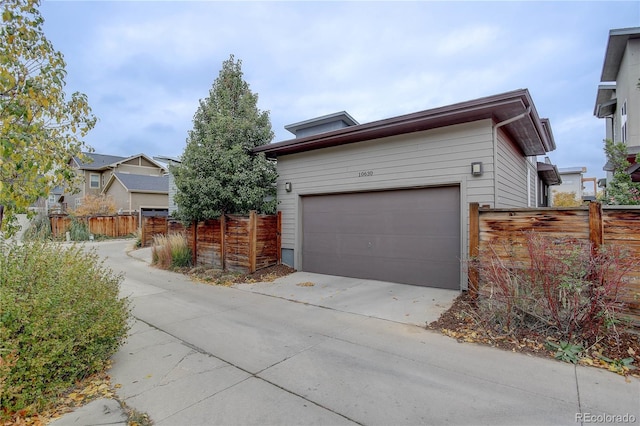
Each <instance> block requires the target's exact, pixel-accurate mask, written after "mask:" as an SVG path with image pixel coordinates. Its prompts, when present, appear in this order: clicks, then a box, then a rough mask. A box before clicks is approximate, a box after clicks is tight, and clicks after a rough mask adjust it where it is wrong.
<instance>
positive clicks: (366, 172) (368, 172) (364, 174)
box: [358, 170, 373, 177]
mask: <svg viewBox="0 0 640 426" xmlns="http://www.w3.org/2000/svg"><path fill="white" fill-rule="evenodd" d="M367 176H373V170H362V171H360V172H358V177H367Z"/></svg>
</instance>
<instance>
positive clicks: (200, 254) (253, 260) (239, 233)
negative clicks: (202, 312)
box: [142, 212, 281, 273]
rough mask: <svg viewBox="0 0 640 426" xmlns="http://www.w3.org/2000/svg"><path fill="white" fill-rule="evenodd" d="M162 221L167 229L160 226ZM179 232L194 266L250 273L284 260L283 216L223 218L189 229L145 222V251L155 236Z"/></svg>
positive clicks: (175, 223)
mask: <svg viewBox="0 0 640 426" xmlns="http://www.w3.org/2000/svg"><path fill="white" fill-rule="evenodd" d="M148 219H153V220H148ZM162 221H164V223H165V225H164V227H163V226H162V225H161V224H160V223H161V222H162ZM180 232H181V233H184V235H185V236H186V237H187V241H188V243H189V245H190V246H191V251H192V253H193V258H194V264H195V265H201V266H208V267H212V268H219V269H225V270H229V271H236V272H243V273H247V272H248V273H251V272H255V271H256V270H258V269H262V268H266V267H268V266H272V265H276V264H279V263H280V260H281V259H280V233H281V217H280V213H278V214H277V215H259V214H257V213H255V212H251V213H250V214H249V215H248V216H238V215H224V216H221V217H220V218H219V219H210V220H205V221H201V222H198V223H197V224H191V225H190V226H189V227H187V228H185V227H184V226H183V225H182V223H180V222H178V221H175V220H172V219H167V218H143V223H142V235H143V236H145V238H144V239H143V246H144V247H148V246H151V245H152V243H153V235H156V234H162V235H165V234H167V233H180ZM147 236H148V237H147Z"/></svg>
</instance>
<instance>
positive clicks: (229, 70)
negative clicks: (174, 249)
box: [171, 55, 277, 222]
mask: <svg viewBox="0 0 640 426" xmlns="http://www.w3.org/2000/svg"><path fill="white" fill-rule="evenodd" d="M257 103H258V96H257V95H256V94H254V93H252V92H251V90H250V89H249V85H248V84H247V83H246V82H245V81H244V79H243V73H242V62H241V61H240V60H237V61H236V60H235V59H234V56H233V55H231V56H230V57H229V59H228V60H226V61H224V62H223V64H222V69H221V70H220V73H219V75H218V77H217V79H216V80H215V82H214V83H213V87H212V88H211V90H210V91H209V97H207V98H206V99H204V100H200V105H199V107H198V110H197V111H196V113H195V116H194V118H193V129H192V130H191V131H190V132H189V136H188V138H187V146H186V148H185V150H184V153H183V155H182V158H181V160H182V163H181V164H180V165H178V166H172V167H171V171H172V173H173V174H174V176H175V182H176V187H177V194H176V197H175V199H176V204H177V205H178V211H177V214H176V215H177V216H178V217H179V218H180V219H182V220H183V221H186V222H192V221H199V220H204V219H213V218H217V217H219V216H220V215H222V214H226V213H231V214H245V213H247V212H248V211H249V210H257V211H259V212H262V213H274V212H275V207H276V200H275V181H276V177H277V175H276V172H275V164H274V163H273V162H272V161H270V160H268V159H266V158H265V156H264V154H257V155H256V154H253V153H252V152H251V150H252V149H253V148H255V147H257V146H260V145H264V144H267V143H269V142H271V140H272V139H273V136H274V134H273V131H272V129H271V122H270V120H269V112H268V111H260V110H259V109H258V106H257Z"/></svg>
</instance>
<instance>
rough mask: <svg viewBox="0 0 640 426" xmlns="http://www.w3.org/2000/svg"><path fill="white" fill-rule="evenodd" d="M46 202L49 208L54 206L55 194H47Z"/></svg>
mask: <svg viewBox="0 0 640 426" xmlns="http://www.w3.org/2000/svg"><path fill="white" fill-rule="evenodd" d="M47 202H48V204H49V205H50V206H52V205H54V204H55V203H56V194H49V198H48V199H47Z"/></svg>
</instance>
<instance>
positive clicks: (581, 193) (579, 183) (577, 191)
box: [551, 167, 597, 207]
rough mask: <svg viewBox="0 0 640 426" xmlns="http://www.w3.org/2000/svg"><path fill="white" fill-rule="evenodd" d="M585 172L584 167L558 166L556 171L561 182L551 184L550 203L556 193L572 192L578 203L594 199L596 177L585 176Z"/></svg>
mask: <svg viewBox="0 0 640 426" xmlns="http://www.w3.org/2000/svg"><path fill="white" fill-rule="evenodd" d="M586 172H587V168H586V167H562V168H559V169H558V173H559V174H560V178H561V180H562V182H561V183H560V184H558V185H555V186H553V188H552V189H551V193H552V197H551V201H552V203H551V204H552V205H553V204H554V203H553V194H557V193H573V194H574V195H575V199H576V202H577V203H579V204H581V203H583V202H589V201H595V199H596V195H597V188H596V178H594V177H585V176H584V174H585V173H586ZM565 207H566V206H565Z"/></svg>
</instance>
